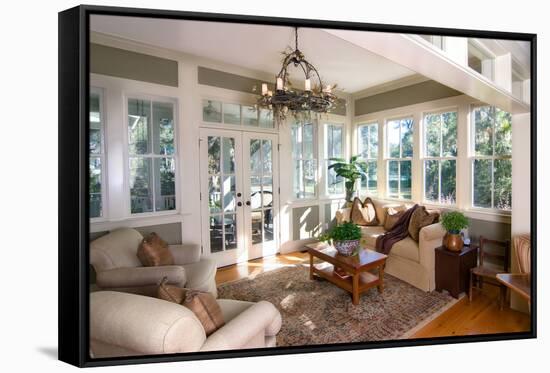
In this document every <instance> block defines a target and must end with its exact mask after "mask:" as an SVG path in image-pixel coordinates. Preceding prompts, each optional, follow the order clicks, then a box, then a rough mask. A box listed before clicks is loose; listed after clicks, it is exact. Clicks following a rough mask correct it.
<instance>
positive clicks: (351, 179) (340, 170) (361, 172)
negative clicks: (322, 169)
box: [328, 155, 368, 203]
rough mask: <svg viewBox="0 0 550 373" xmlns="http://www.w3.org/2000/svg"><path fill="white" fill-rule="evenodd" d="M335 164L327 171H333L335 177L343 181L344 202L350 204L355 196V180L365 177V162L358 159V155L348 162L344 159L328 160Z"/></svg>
mask: <svg viewBox="0 0 550 373" xmlns="http://www.w3.org/2000/svg"><path fill="white" fill-rule="evenodd" d="M330 161H332V162H335V163H332V164H331V165H330V166H328V169H329V170H334V172H335V173H336V176H338V177H341V178H343V179H345V182H344V185H345V187H346V202H347V203H351V201H352V200H353V197H354V195H355V191H356V190H355V188H356V186H357V180H359V179H365V178H366V177H367V170H368V165H367V162H365V161H362V160H360V159H359V155H354V156H352V157H350V159H349V162H348V161H346V160H345V159H344V158H330Z"/></svg>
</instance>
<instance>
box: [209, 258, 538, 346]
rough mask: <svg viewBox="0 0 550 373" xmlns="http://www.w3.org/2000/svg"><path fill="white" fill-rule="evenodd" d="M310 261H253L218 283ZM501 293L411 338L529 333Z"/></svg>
mask: <svg viewBox="0 0 550 373" xmlns="http://www.w3.org/2000/svg"><path fill="white" fill-rule="evenodd" d="M307 260H309V257H308V255H307V253H299V252H298V253H292V254H286V255H276V256H272V257H268V258H262V259H257V260H252V261H249V262H246V263H242V264H238V265H232V266H229V267H224V268H220V269H218V273H217V274H216V283H217V284H218V285H219V284H222V283H225V282H230V281H235V280H238V279H241V278H246V277H249V278H254V277H255V276H256V275H258V274H259V273H262V272H264V271H266V270H270V269H275V268H279V267H282V266H285V265H288V264H297V263H302V262H305V261H307ZM497 300H498V291H497V289H496V288H495V287H493V286H487V285H486V286H485V287H484V289H483V291H482V292H476V293H475V294H474V297H473V301H472V302H471V303H470V302H469V300H468V297H464V298H462V299H461V300H460V301H459V302H458V303H456V304H455V305H454V306H453V307H451V308H450V309H449V310H447V311H445V312H444V313H442V314H441V315H440V316H439V317H437V318H436V319H434V320H432V321H431V322H430V323H429V324H427V325H426V326H425V327H423V328H422V329H420V330H419V331H417V332H416V333H415V334H413V335H412V336H411V338H429V337H443V336H454V335H476V334H493V333H509V332H520V331H528V330H529V328H530V317H529V315H527V314H525V313H521V312H518V311H514V310H512V309H510V308H509V307H505V308H504V309H503V310H502V311H501V310H499V308H498V303H497Z"/></svg>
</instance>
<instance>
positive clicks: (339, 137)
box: [325, 124, 344, 194]
mask: <svg viewBox="0 0 550 373" xmlns="http://www.w3.org/2000/svg"><path fill="white" fill-rule="evenodd" d="M325 155H326V156H325V164H326V168H325V169H326V170H327V183H326V187H327V194H343V193H344V180H343V179H342V178H341V177H339V176H336V172H334V170H332V169H331V170H329V169H328V167H329V166H330V165H331V164H333V163H335V162H334V161H331V160H330V158H344V125H343V124H325Z"/></svg>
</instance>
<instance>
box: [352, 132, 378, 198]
mask: <svg viewBox="0 0 550 373" xmlns="http://www.w3.org/2000/svg"><path fill="white" fill-rule="evenodd" d="M357 150H358V152H359V156H360V157H361V159H362V160H363V161H365V163H366V164H367V172H366V173H367V177H366V178H365V179H361V189H360V190H361V193H362V194H369V195H376V194H377V193H378V176H377V175H378V173H377V172H378V123H369V124H361V125H359V127H358V128H357Z"/></svg>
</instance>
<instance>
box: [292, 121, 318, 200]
mask: <svg viewBox="0 0 550 373" xmlns="http://www.w3.org/2000/svg"><path fill="white" fill-rule="evenodd" d="M314 134H315V130H314V126H313V124H312V123H306V122H297V123H294V124H293V125H292V129H291V137H292V139H291V141H292V162H293V167H294V172H293V188H292V190H293V194H294V197H295V198H315V197H316V196H317V188H316V186H317V180H316V176H317V159H316V158H315V153H316V152H315V149H316V148H317V147H316V141H315V135H314Z"/></svg>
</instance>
